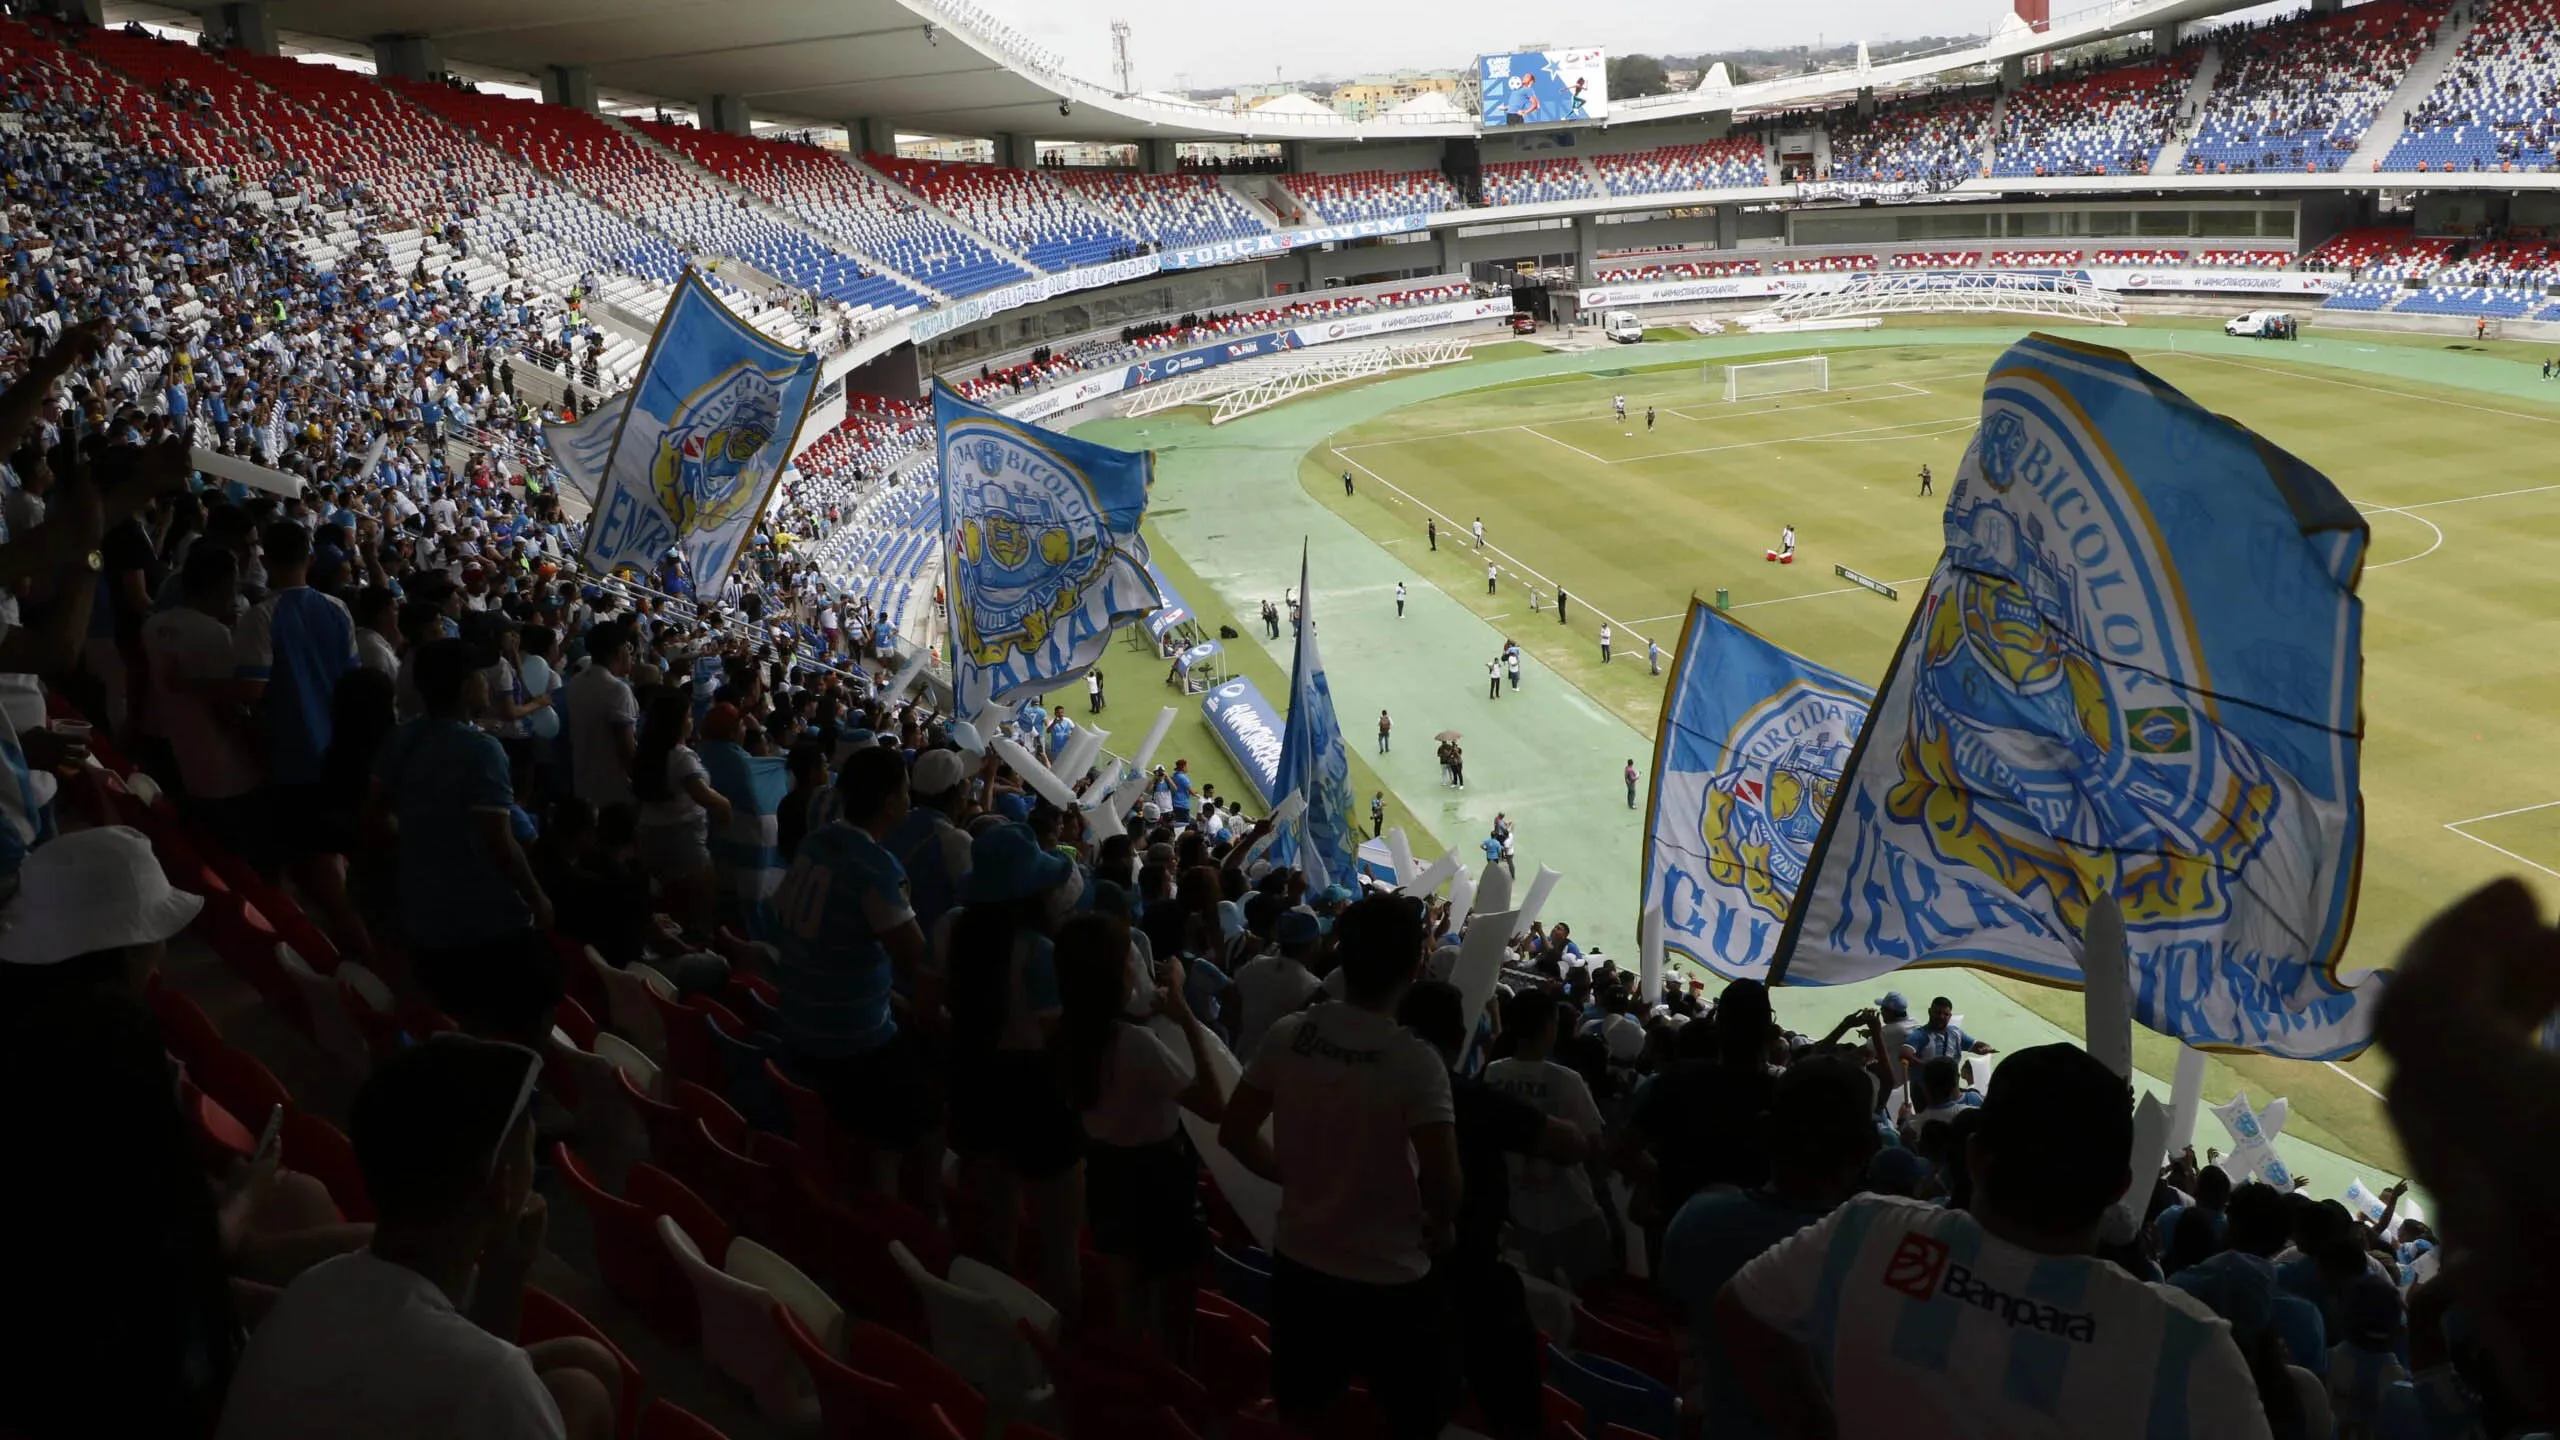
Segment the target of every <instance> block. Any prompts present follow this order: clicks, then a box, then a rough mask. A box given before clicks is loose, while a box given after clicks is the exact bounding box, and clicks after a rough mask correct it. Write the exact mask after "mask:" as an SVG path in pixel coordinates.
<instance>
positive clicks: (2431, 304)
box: [2391, 275, 2543, 320]
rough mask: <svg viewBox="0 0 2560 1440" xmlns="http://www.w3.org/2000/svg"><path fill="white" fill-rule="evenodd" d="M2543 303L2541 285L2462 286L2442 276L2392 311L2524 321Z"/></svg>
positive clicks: (2402, 313) (2415, 292) (2398, 313)
mask: <svg viewBox="0 0 2560 1440" xmlns="http://www.w3.org/2000/svg"><path fill="white" fill-rule="evenodd" d="M2542 302H2543V292H2542V290H2541V288H2540V287H2538V286H2537V287H2535V288H2532V289H2524V288H2520V287H2517V286H2510V285H2462V284H2456V283H2453V282H2450V281H2448V280H2446V279H2444V278H2443V276H2441V275H2439V276H2438V277H2437V278H2436V279H2434V280H2431V281H2429V282H2428V283H2427V288H2425V289H2424V290H2418V291H2414V292H2412V293H2411V294H2410V295H2409V297H2408V298H2407V299H2405V300H2402V301H2401V302H2400V303H2399V304H2397V305H2394V306H2392V307H2391V310H2392V313H2393V314H2395V315H2460V316H2464V317H2471V316H2485V317H2487V318H2488V319H2491V320H2521V319H2523V318H2524V317H2525V315H2526V314H2527V312H2529V311H2531V310H2533V309H2534V308H2535V307H2536V306H2538V305H2540V304H2542Z"/></svg>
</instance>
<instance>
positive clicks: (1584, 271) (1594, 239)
mask: <svg viewBox="0 0 2560 1440" xmlns="http://www.w3.org/2000/svg"><path fill="white" fill-rule="evenodd" d="M1446 233H1448V234H1451V235H1455V234H1456V233H1457V232H1456V231H1454V230H1452V231H1448V232H1446ZM1573 265H1574V273H1575V274H1576V275H1579V276H1581V277H1582V278H1584V279H1586V280H1587V279H1591V278H1594V277H1596V276H1598V275H1599V273H1600V220H1599V217H1598V216H1594V215H1576V216H1574V217H1573ZM1440 268H1441V269H1443V270H1448V269H1453V268H1455V267H1453V266H1448V265H1443V266H1441V267H1440Z"/></svg>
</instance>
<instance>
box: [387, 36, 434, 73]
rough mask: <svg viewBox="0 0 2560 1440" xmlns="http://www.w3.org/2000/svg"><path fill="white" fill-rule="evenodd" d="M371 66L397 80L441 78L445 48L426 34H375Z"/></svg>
mask: <svg viewBox="0 0 2560 1440" xmlns="http://www.w3.org/2000/svg"><path fill="white" fill-rule="evenodd" d="M373 68H374V69H375V70H377V71H380V72H381V73H382V74H385V75H388V76H391V77H392V78H394V79H398V80H417V81H422V82H423V81H430V80H440V79H442V78H444V48H443V47H442V46H440V45H438V44H436V42H435V40H434V38H433V37H431V36H426V35H376V36H374V37H373Z"/></svg>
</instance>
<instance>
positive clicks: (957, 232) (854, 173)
mask: <svg viewBox="0 0 2560 1440" xmlns="http://www.w3.org/2000/svg"><path fill="white" fill-rule="evenodd" d="M649 133H650V134H651V135H652V136H654V137H656V138H658V139H660V140H662V141H664V142H665V143H667V144H669V145H671V146H673V147H675V148H676V149H678V150H681V151H683V152H684V154H685V156H686V158H688V159H690V160H692V161H693V162H694V163H695V164H697V165H700V166H702V167H703V168H705V169H707V170H710V171H711V172H713V173H714V174H716V175H719V176H720V177H721V178H722V179H724V180H727V181H728V182H729V183H731V184H733V185H736V186H739V187H741V188H743V189H745V190H748V191H751V192H753V193H754V194H757V195H760V196H762V197H763V198H764V199H765V200H766V201H767V202H768V203H770V204H772V205H773V206H775V207H776V208H777V209H780V210H783V211H786V212H788V213H790V214H792V215H795V216H798V217H799V218H800V220H801V221H802V222H804V223H806V224H807V225H809V226H810V227H812V228H814V229H816V230H817V231H819V232H820V233H822V234H826V235H832V236H835V237H836V238H837V239H839V240H841V241H843V242H845V243H846V245H847V246H848V247H849V248H850V249H852V250H853V251H854V252H855V253H857V254H861V255H866V256H869V257H870V258H871V259H873V260H876V261H878V262H880V263H881V264H883V265H886V266H888V267H889V268H890V269H892V270H894V271H896V272H898V273H899V274H901V275H906V276H909V277H911V278H913V279H916V280H920V281H922V282H924V283H925V284H927V285H930V286H932V287H933V288H934V289H936V290H939V291H941V292H942V293H944V294H945V295H950V296H954V297H959V296H965V295H975V294H977V293H978V292H979V291H981V290H992V289H994V288H996V287H997V286H999V285H1010V284H1012V283H1014V282H1015V281H1017V280H1028V279H1030V278H1031V272H1030V271H1028V270H1025V269H1023V268H1022V267H1021V266H1019V265H1016V264H1014V263H1013V262H1012V261H1010V260H1007V259H1005V258H1003V257H1002V256H999V255H997V254H996V253H995V252H994V251H992V250H990V249H988V248H987V247H986V245H985V244H984V243H983V242H981V241H980V240H978V239H977V238H976V237H975V236H972V235H970V234H969V233H968V232H967V231H964V230H962V229H961V228H960V227H958V226H957V225H954V224H952V223H951V222H950V221H949V220H947V219H945V218H944V217H942V216H940V215H937V214H935V213H934V212H933V211H932V210H930V209H928V208H927V207H925V206H923V205H920V204H918V203H916V201H915V200H913V199H912V198H910V197H909V196H907V195H906V194H904V193H903V192H901V191H899V190H897V189H895V188H893V187H891V186H890V185H889V184H887V183H886V182H884V181H883V180H881V179H880V177H879V176H877V175H875V174H873V173H872V172H870V171H868V170H865V169H863V168H862V167H861V166H859V165H856V164H854V163H853V162H851V161H850V160H847V159H845V158H843V157H842V156H838V155H834V154H830V153H828V152H827V151H824V150H819V149H816V148H813V147H811V146H807V145H789V144H784V143H782V142H779V141H773V140H754V139H749V138H747V137H744V136H738V135H723V134H720V133H718V132H716V131H708V130H679V129H676V128H675V127H668V128H667V129H664V130H662V129H659V128H658V127H656V126H651V127H649Z"/></svg>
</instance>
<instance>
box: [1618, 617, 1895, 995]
mask: <svg viewBox="0 0 2560 1440" xmlns="http://www.w3.org/2000/svg"><path fill="white" fill-rule="evenodd" d="M1677 653H1678V657H1679V658H1678V659H1677V660H1676V661H1674V662H1673V665H1672V672H1671V685H1670V689H1669V692H1668V694H1669V699H1668V702H1667V703H1666V704H1665V706H1664V707H1663V714H1662V730H1661V733H1660V735H1659V736H1658V737H1657V739H1656V741H1655V745H1654V762H1653V802H1652V808H1651V813H1650V816H1649V818H1648V820H1647V822H1646V825H1645V862H1644V866H1645V892H1644V894H1645V900H1644V908H1645V910H1646V911H1647V912H1653V911H1657V910H1658V911H1659V912H1660V914H1661V916H1662V937H1663V938H1662V943H1663V951H1664V953H1665V954H1666V955H1669V956H1677V957H1678V958H1680V959H1683V960H1687V961H1689V962H1690V963H1692V964H1695V965H1699V966H1702V967H1704V968H1705V969H1707V970H1710V971H1713V972H1714V973H1716V974H1718V975H1722V976H1725V977H1726V978H1728V979H1736V980H1742V979H1752V980H1757V979H1765V978H1766V977H1767V975H1768V973H1769V963H1770V961H1771V959H1772V958H1773V957H1774V956H1775V954H1776V952H1777V942H1778V937H1779V934H1780V931H1781V929H1782V928H1783V926H1784V925H1785V923H1786V918H1787V911H1788V907H1789V906H1790V905H1792V904H1793V902H1794V900H1795V896H1796V889H1797V887H1798V886H1799V885H1800V884H1801V883H1802V882H1803V880H1804V875H1805V871H1806V868H1807V867H1808V866H1809V865H1810V864H1811V863H1812V860H1813V855H1814V846H1815V843H1816V841H1817V840H1818V839H1819V838H1820V836H1821V833H1822V821H1823V817H1824V816H1825V815H1826V814H1828V813H1829V811H1830V809H1831V804H1832V801H1833V798H1834V797H1835V795H1836V794H1837V793H1838V791H1839V788H1840V779H1841V776H1842V774H1843V773H1844V772H1845V770H1846V767H1847V765H1848V762H1849V757H1850V755H1851V754H1852V753H1853V752H1854V749H1855V747H1856V744H1857V740H1858V736H1859V735H1860V733H1861V732H1862V731H1864V729H1865V728H1866V723H1867V709H1868V706H1869V704H1870V703H1871V702H1872V700H1873V699H1874V696H1873V694H1872V693H1871V692H1869V691H1868V689H1867V688H1866V687H1865V686H1863V685H1860V684H1859V683H1857V682H1856V681H1854V680H1851V679H1849V678H1848V677H1846V676H1844V675H1840V674H1837V673H1835V672H1833V671H1829V670H1825V669H1823V668H1822V667H1821V666H1819V665H1815V664H1813V663H1812V662H1810V661H1808V660H1805V659H1803V658H1802V657H1800V656H1797V655H1792V654H1789V653H1788V652H1787V651H1785V650H1782V649H1780V648H1779V647H1777V646H1776V645H1773V644H1771V643H1769V642H1768V641H1767V640H1764V639H1762V638H1761V637H1760V636H1758V635H1757V634H1754V633H1753V632H1752V631H1751V630H1750V629H1748V628H1747V627H1745V626H1744V625H1743V624H1742V623H1741V622H1740V621H1738V620H1734V619H1732V618H1730V617H1728V616H1726V615H1723V614H1721V613H1719V612H1718V611H1717V610H1716V609H1715V608H1714V607H1713V606H1710V605H1705V604H1701V603H1699V602H1696V601H1692V602H1691V604H1690V614H1689V620H1688V624H1687V626H1686V627H1685V628H1684V629H1683V630H1682V631H1681V635H1680V645H1679V649H1678V652H1677Z"/></svg>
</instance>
